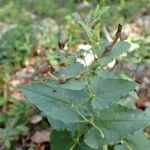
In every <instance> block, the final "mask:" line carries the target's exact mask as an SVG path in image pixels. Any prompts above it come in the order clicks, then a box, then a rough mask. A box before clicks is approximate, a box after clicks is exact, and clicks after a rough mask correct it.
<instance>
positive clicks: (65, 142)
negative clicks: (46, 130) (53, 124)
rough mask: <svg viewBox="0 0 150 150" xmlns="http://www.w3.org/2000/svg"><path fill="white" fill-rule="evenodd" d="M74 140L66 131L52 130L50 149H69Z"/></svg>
mask: <svg viewBox="0 0 150 150" xmlns="http://www.w3.org/2000/svg"><path fill="white" fill-rule="evenodd" d="M73 143H74V141H73V139H72V138H71V134H70V133H69V132H67V131H59V132H58V131H56V130H53V131H52V134H51V149H52V150H61V149H63V150H69V149H70V148H71V146H72V145H73Z"/></svg>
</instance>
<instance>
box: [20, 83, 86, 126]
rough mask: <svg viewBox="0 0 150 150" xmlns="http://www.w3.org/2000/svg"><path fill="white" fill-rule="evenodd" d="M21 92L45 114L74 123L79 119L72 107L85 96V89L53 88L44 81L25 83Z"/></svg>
mask: <svg viewBox="0 0 150 150" xmlns="http://www.w3.org/2000/svg"><path fill="white" fill-rule="evenodd" d="M22 92H23V93H24V94H25V96H26V97H27V98H28V99H29V100H30V101H31V103H33V104H35V105H36V106H37V107H38V108H39V109H40V110H42V111H44V112H45V113H46V115H48V116H51V117H52V118H53V119H56V120H60V121H62V122H64V123H71V122H72V123H74V122H77V121H78V120H79V119H80V117H79V116H78V114H77V112H76V111H75V109H74V107H75V106H76V105H78V104H79V103H81V102H82V101H84V100H85V99H86V98H87V97H86V96H87V94H86V91H85V90H81V91H77V90H76V91H74V90H66V89H62V88H58V87H57V88H53V87H49V86H48V85H46V84H45V83H32V84H29V85H26V86H24V87H23V88H22ZM73 106H74V107H73Z"/></svg>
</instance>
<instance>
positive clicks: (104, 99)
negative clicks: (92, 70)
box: [91, 73, 136, 108]
mask: <svg viewBox="0 0 150 150" xmlns="http://www.w3.org/2000/svg"><path fill="white" fill-rule="evenodd" d="M111 76H112V75H110V78H108V75H107V76H105V77H107V78H105V77H104V78H103V77H102V76H101V73H100V74H99V75H98V76H95V77H94V78H93V79H92V81H91V87H92V89H93V91H94V93H95V95H96V96H95V97H94V98H93V100H92V106H93V108H104V107H107V106H109V105H110V104H112V103H113V102H115V101H117V100H118V99H119V98H120V97H121V96H124V95H125V94H127V93H128V92H130V91H131V90H133V89H134V88H135V87H136V83H135V82H132V81H128V80H123V79H115V78H111Z"/></svg>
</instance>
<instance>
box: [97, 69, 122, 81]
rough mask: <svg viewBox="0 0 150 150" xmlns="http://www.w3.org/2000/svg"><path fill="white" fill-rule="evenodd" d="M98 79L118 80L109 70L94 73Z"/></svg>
mask: <svg viewBox="0 0 150 150" xmlns="http://www.w3.org/2000/svg"><path fill="white" fill-rule="evenodd" d="M96 74H97V76H98V77H101V78H106V79H120V77H118V76H117V75H116V74H115V73H113V71H112V70H109V69H100V70H97V71H96Z"/></svg>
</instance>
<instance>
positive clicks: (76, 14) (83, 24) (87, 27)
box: [72, 13, 92, 41]
mask: <svg viewBox="0 0 150 150" xmlns="http://www.w3.org/2000/svg"><path fill="white" fill-rule="evenodd" d="M72 16H73V17H74V18H75V19H76V20H77V22H78V23H79V24H80V25H81V26H82V28H83V29H84V30H85V31H86V33H87V36H88V38H89V39H90V41H92V29H91V28H90V27H89V26H88V24H87V23H86V22H84V21H82V20H81V17H80V15H79V14H78V13H73V14H72Z"/></svg>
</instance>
